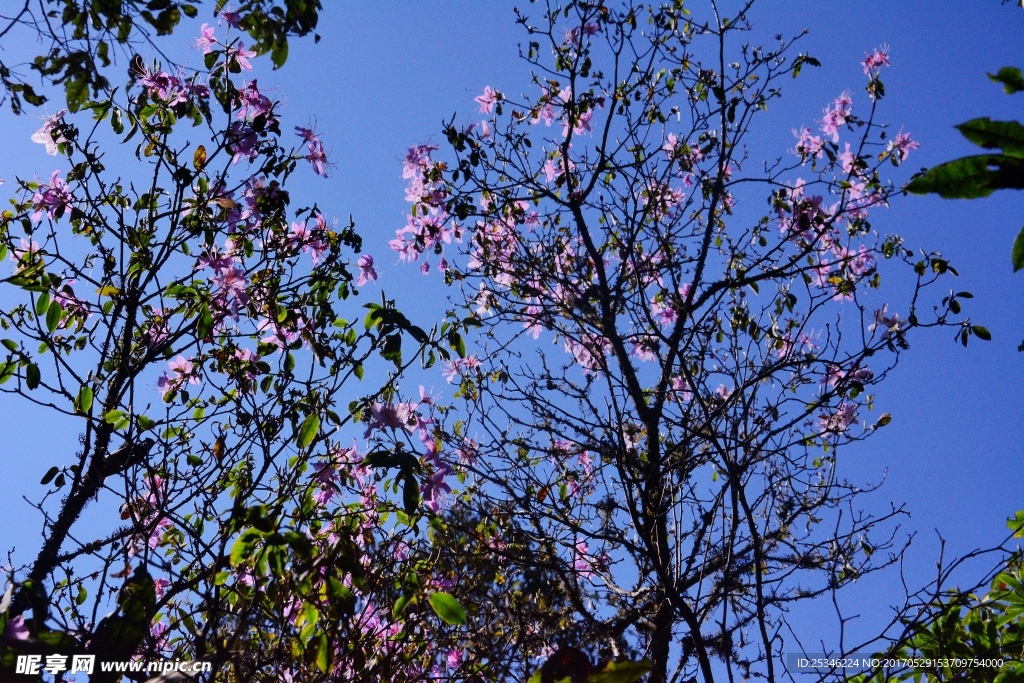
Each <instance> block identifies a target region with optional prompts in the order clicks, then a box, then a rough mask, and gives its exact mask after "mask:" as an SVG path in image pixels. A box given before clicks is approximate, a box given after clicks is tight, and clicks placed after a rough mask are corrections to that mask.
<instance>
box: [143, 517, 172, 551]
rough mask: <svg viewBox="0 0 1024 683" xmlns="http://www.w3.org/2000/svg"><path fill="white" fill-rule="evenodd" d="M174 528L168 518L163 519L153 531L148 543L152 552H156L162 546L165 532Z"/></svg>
mask: <svg viewBox="0 0 1024 683" xmlns="http://www.w3.org/2000/svg"><path fill="white" fill-rule="evenodd" d="M173 526H174V523H173V522H171V520H169V519H167V518H166V517H161V518H160V520H159V521H158V522H157V523H156V526H154V527H153V531H151V532H150V534H149V540H148V541H147V542H146V543H147V544H148V545H149V547H150V549H151V550H155V549H156V547H157V546H158V545H160V539H161V538H163V535H164V532H165V531H166V530H167V529H170V528H171V527H173Z"/></svg>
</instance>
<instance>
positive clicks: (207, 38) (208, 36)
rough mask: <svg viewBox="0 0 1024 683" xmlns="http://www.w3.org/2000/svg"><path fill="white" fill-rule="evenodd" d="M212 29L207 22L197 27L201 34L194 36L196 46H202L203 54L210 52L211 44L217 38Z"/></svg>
mask: <svg viewBox="0 0 1024 683" xmlns="http://www.w3.org/2000/svg"><path fill="white" fill-rule="evenodd" d="M214 30H215V29H214V28H213V26H210V25H209V24H203V25H202V27H201V28H200V29H199V31H200V33H201V34H202V35H200V36H199V37H198V38H196V47H197V48H202V49H203V54H204V55H208V54H210V51H211V50H212V49H213V46H214V45H216V44H217V39H216V38H214V36H213V33H214Z"/></svg>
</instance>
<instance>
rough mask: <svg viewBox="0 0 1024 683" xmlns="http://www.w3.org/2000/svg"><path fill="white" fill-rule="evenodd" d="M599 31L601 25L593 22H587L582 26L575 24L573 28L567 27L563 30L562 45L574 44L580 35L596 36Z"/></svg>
mask: <svg viewBox="0 0 1024 683" xmlns="http://www.w3.org/2000/svg"><path fill="white" fill-rule="evenodd" d="M600 32H601V26H600V25H599V24H596V23H594V22H587V23H585V24H583V26H575V27H573V28H567V29H566V30H565V40H563V41H562V44H563V45H575V44H576V43H578V42H579V40H580V36H581V35H584V36H588V37H589V36H596V35H597V34H598V33H600Z"/></svg>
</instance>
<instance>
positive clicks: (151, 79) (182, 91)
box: [139, 69, 210, 107]
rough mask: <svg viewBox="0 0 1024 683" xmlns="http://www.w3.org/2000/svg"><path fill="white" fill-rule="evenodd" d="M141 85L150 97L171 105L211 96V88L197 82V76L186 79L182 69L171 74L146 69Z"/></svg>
mask: <svg viewBox="0 0 1024 683" xmlns="http://www.w3.org/2000/svg"><path fill="white" fill-rule="evenodd" d="M139 85H141V86H142V88H143V90H144V91H145V93H146V95H147V96H148V97H149V99H151V100H156V101H160V102H163V103H164V104H166V105H167V106H169V107H175V106H178V105H182V104H187V103H188V102H189V101H190V100H191V99H192V98H197V99H206V98H208V97H209V96H210V89H209V88H207V87H206V86H205V85H203V84H202V83H197V82H196V77H192V78H191V79H186V78H185V77H184V73H183V72H181V71H179V72H178V73H177V74H176V75H171V74H169V73H167V72H166V71H158V72H156V73H153V72H151V71H149V70H148V69H144V70H143V73H142V75H141V77H140V78H139Z"/></svg>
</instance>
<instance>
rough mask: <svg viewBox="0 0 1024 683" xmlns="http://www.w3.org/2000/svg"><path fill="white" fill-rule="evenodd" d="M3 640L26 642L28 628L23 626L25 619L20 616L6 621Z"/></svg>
mask: <svg viewBox="0 0 1024 683" xmlns="http://www.w3.org/2000/svg"><path fill="white" fill-rule="evenodd" d="M4 638H6V639H7V640H28V639H29V632H28V626H26V625H25V617H23V616H21V615H20V614H19V615H18V616H16V617H11V618H10V619H8V620H7V627H6V628H4Z"/></svg>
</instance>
